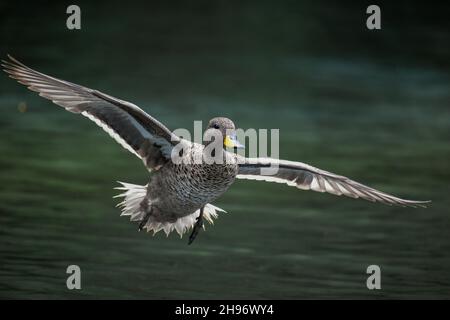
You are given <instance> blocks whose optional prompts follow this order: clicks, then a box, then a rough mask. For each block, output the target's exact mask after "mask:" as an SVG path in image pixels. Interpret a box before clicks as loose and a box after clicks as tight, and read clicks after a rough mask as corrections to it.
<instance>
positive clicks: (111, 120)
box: [2, 55, 179, 169]
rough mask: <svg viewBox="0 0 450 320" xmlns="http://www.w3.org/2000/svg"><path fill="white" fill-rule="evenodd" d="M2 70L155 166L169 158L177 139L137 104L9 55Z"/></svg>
mask: <svg viewBox="0 0 450 320" xmlns="http://www.w3.org/2000/svg"><path fill="white" fill-rule="evenodd" d="M8 58H9V59H10V60H9V61H4V60H3V61H2V62H3V63H2V66H3V67H4V71H5V72H7V73H8V74H9V76H10V77H11V78H13V79H16V80H17V81H18V82H19V83H22V84H24V85H25V86H27V87H28V89H30V90H33V91H36V92H38V93H39V95H40V96H41V97H44V98H46V99H49V100H51V101H53V102H54V103H55V104H57V105H59V106H61V107H63V108H65V109H66V110H67V111H70V112H73V113H80V114H82V115H83V116H85V117H87V118H89V119H90V120H92V121H94V122H95V123H96V124H97V125H99V126H100V127H101V128H103V129H104V130H105V131H106V132H107V133H108V134H109V135H110V136H111V137H112V138H114V140H116V141H117V142H118V143H119V144H120V145H122V146H123V147H124V148H125V149H127V150H128V151H130V152H131V153H133V154H134V155H136V156H137V157H139V158H140V159H142V161H143V162H144V164H145V165H146V166H147V168H148V169H158V168H159V167H160V166H161V165H163V164H164V163H166V161H168V159H170V155H171V150H172V148H173V146H174V145H175V144H176V143H177V142H178V141H179V138H178V137H177V136H175V135H174V134H172V133H171V132H170V131H169V129H167V128H166V127H165V126H164V125H163V124H161V123H160V122H159V121H158V120H156V119H155V118H153V117H151V116H150V115H148V114H147V113H145V112H144V111H143V110H142V109H140V108H139V107H137V106H136V105H134V104H132V103H129V102H126V101H123V100H120V99H117V98H114V97H112V96H109V95H107V94H104V93H102V92H100V91H97V90H93V89H89V88H86V87H83V86H80V85H77V84H74V83H71V82H68V81H64V80H60V79H57V78H54V77H51V76H48V75H46V74H43V73H40V72H38V71H35V70H33V69H31V68H29V67H27V66H25V65H24V64H23V63H21V62H19V61H17V60H16V59H14V58H13V57H11V56H9V55H8Z"/></svg>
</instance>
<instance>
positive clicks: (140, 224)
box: [139, 207, 152, 231]
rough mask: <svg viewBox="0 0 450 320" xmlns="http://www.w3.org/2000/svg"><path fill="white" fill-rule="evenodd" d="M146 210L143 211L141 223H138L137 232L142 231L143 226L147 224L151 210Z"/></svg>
mask: <svg viewBox="0 0 450 320" xmlns="http://www.w3.org/2000/svg"><path fill="white" fill-rule="evenodd" d="M146 209H147V210H145V214H144V218H142V220H141V222H140V223H139V231H141V230H142V229H144V227H145V225H146V224H147V222H148V219H149V218H150V216H151V215H152V208H151V207H150V210H148V208H146Z"/></svg>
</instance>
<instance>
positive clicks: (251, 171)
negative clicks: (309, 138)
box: [237, 157, 430, 207]
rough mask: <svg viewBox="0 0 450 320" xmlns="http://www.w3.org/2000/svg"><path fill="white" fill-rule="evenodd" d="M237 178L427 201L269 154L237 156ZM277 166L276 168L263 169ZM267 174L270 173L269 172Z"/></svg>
mask: <svg viewBox="0 0 450 320" xmlns="http://www.w3.org/2000/svg"><path fill="white" fill-rule="evenodd" d="M239 160H240V161H239V162H240V164H239V173H238V176H237V178H238V179H250V180H262V181H268V182H277V183H284V184H287V185H288V186H292V187H297V188H299V189H303V190H313V191H318V192H328V193H332V194H335V195H338V196H340V195H345V196H348V197H352V198H362V199H365V200H368V201H372V202H381V203H384V204H388V205H399V206H404V207H426V205H427V204H428V203H430V201H412V200H405V199H401V198H397V197H395V196H392V195H390V194H387V193H384V192H382V191H378V190H376V189H373V188H370V187H368V186H365V185H363V184H361V183H358V182H356V181H353V180H351V179H349V178H347V177H344V176H340V175H337V174H334V173H331V172H328V171H324V170H321V169H318V168H315V167H313V166H310V165H307V164H305V163H302V162H294V161H287V160H276V159H270V158H242V157H240V158H239ZM271 166H272V167H276V166H278V171H276V173H274V174H272V173H273V172H269V171H264V170H268V169H269V168H270V167H271ZM269 174H270V175H269Z"/></svg>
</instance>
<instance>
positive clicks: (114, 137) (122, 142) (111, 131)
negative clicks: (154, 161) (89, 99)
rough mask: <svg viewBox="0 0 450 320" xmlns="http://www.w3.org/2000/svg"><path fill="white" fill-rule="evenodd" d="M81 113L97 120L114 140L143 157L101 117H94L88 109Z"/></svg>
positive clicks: (137, 155) (96, 122)
mask: <svg viewBox="0 0 450 320" xmlns="http://www.w3.org/2000/svg"><path fill="white" fill-rule="evenodd" d="M81 114H82V115H83V116H85V117H86V118H88V119H89V120H92V121H93V122H95V124H97V125H98V126H99V127H100V128H102V129H103V130H105V131H106V133H108V134H109V135H110V137H111V138H113V139H114V140H116V141H117V143H118V144H120V145H121V146H122V147H124V148H125V149H127V150H128V151H130V152H131V153H132V154H134V155H135V156H136V157H138V158H139V159H142V157H141V156H140V155H139V154H138V153H137V152H136V151H135V150H134V149H133V148H132V147H131V146H130V145H129V144H128V143H127V142H126V141H125V140H124V139H122V137H121V136H120V135H119V134H118V133H117V132H116V131H114V130H113V129H112V128H111V127H110V126H108V125H107V124H106V123H104V122H103V121H101V120H100V119H98V118H96V117H94V116H93V115H92V114H90V113H89V112H87V111H83V112H82V113H81Z"/></svg>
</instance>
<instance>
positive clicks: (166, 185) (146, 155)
mask: <svg viewBox="0 0 450 320" xmlns="http://www.w3.org/2000/svg"><path fill="white" fill-rule="evenodd" d="M2 66H3V70H4V71H5V72H6V73H7V74H8V75H9V77H11V78H13V79H15V80H17V81H18V82H19V83H21V84H23V85H25V86H26V87H28V89H30V90H32V91H35V92H37V93H38V94H39V95H40V96H41V97H43V98H46V99H48V100H50V101H52V102H53V103H55V104H56V105H58V106H61V107H63V108H64V109H66V110H67V111H70V112H72V113H75V114H80V115H82V116H84V117H86V118H88V119H89V120H92V121H93V122H94V123H95V124H97V125H98V126H99V127H101V128H102V129H103V130H104V131H106V132H107V133H108V134H109V135H110V136H111V137H112V138H113V139H114V140H115V141H116V142H117V143H118V144H120V145H121V146H122V147H124V148H125V149H126V150H128V151H129V152H131V153H132V154H134V155H135V156H136V157H138V158H139V159H141V160H142V162H143V164H144V166H145V167H146V168H147V170H148V171H149V178H148V183H147V185H136V184H132V183H126V182H119V186H118V187H116V189H118V190H120V191H121V193H120V194H118V195H117V196H116V197H119V198H123V201H122V202H120V203H119V204H118V206H119V207H120V208H121V215H122V216H127V217H129V219H130V221H133V222H137V223H138V224H139V226H138V230H139V231H140V230H146V231H147V232H150V231H153V234H156V233H157V232H159V231H161V230H163V231H164V233H165V234H166V235H169V234H170V233H171V232H172V231H176V232H177V233H178V234H179V235H180V237H182V236H183V234H185V233H187V232H188V231H190V236H189V239H188V244H191V243H192V242H193V241H194V239H196V237H197V235H198V233H199V231H200V230H201V229H205V224H204V221H205V220H206V221H208V222H209V223H211V224H212V223H213V221H214V219H216V218H217V217H218V215H219V213H220V212H225V210H223V209H220V208H218V207H216V206H214V205H213V204H211V203H213V202H214V201H216V200H217V199H218V198H219V197H220V196H222V195H223V194H224V193H225V192H226V191H227V190H228V188H229V187H230V186H231V185H232V184H233V183H234V182H235V180H236V179H249V180H258V181H266V182H275V183H282V184H285V185H288V186H291V187H295V188H297V189H300V190H312V191H317V192H326V193H330V194H334V195H337V196H341V195H344V196H347V197H351V198H361V199H364V200H368V201H371V202H379V203H383V204H387V205H391V206H392V205H396V206H403V207H413V208H417V207H427V205H428V204H429V203H430V202H431V201H414V200H406V199H402V198H399V197H396V196H393V195H391V194H388V193H385V192H382V191H379V190H376V189H374V188H371V187H369V186H366V185H364V184H361V183H359V182H356V181H354V180H352V179H349V178H347V177H345V176H342V175H338V174H334V173H331V172H328V171H325V170H321V169H319V168H316V167H314V166H311V165H308V164H305V163H302V162H297V161H288V160H281V159H274V158H267V157H261V158H257V157H256V158H246V157H245V156H242V155H240V154H238V153H237V152H236V150H237V149H240V148H243V147H244V146H243V145H242V144H241V143H240V142H239V141H238V139H237V137H236V127H235V124H234V122H233V121H232V120H231V119H228V118H226V117H215V118H213V119H211V120H210V121H209V123H208V126H207V127H206V130H205V136H210V137H211V139H210V140H209V141H205V142H204V143H197V142H192V141H188V140H186V139H183V138H182V137H180V136H177V135H176V134H174V133H173V132H172V131H170V130H169V129H168V128H167V127H166V126H165V125H163V124H162V123H161V122H160V121H158V120H157V119H155V118H154V117H152V116H151V115H149V114H148V113H146V112H145V111H144V110H143V109H141V108H139V107H138V106H137V105H135V104H133V103H130V102H127V101H124V100H121V99H118V98H115V97H113V96H111V95H108V94H106V93H103V92H101V91H98V90H95V89H90V88H88V87H84V86H81V85H78V84H75V83H72V82H68V81H65V80H62V79H59V78H55V77H52V76H49V75H46V74H44V73H41V72H38V71H36V70H34V69H32V68H30V67H28V66H26V65H25V64H23V63H22V62H20V61H18V60H17V59H15V58H14V57H12V56H11V55H8V60H2ZM212 146H213V147H214V148H211V147H212ZM207 149H211V150H213V152H210V153H206V152H205V151H206V150H207ZM205 154H206V155H207V156H206V157H205ZM193 159H194V160H195V159H202V160H204V161H193ZM205 159H206V160H214V161H205ZM217 159H219V160H221V161H216V160H217ZM268 167H276V168H277V170H276V171H275V172H272V171H270V173H269V172H268V170H264V169H267V168H268Z"/></svg>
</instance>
